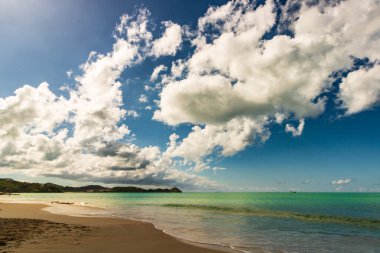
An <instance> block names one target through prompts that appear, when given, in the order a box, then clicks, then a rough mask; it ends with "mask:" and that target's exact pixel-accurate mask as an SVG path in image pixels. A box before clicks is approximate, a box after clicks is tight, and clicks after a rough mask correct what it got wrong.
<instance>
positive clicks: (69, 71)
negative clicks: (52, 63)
mask: <svg viewBox="0 0 380 253" xmlns="http://www.w3.org/2000/svg"><path fill="white" fill-rule="evenodd" d="M72 74H73V71H72V70H71V69H70V70H68V71H66V75H67V77H68V78H70V77H71V75H72Z"/></svg>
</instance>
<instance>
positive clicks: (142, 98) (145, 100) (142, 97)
mask: <svg viewBox="0 0 380 253" xmlns="http://www.w3.org/2000/svg"><path fill="white" fill-rule="evenodd" d="M139 102H140V103H147V102H148V97H147V96H146V95H144V94H141V95H140V97H139Z"/></svg>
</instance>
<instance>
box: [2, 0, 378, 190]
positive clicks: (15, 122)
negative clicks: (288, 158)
mask: <svg viewBox="0 0 380 253" xmlns="http://www.w3.org/2000/svg"><path fill="white" fill-rule="evenodd" d="M291 2H292V3H287V4H285V5H284V6H283V5H281V4H279V3H277V1H272V0H268V1H266V2H265V3H263V4H259V5H258V4H256V2H255V1H248V0H234V1H229V2H228V3H226V4H225V5H222V6H218V7H210V8H209V9H208V10H207V12H206V13H205V15H204V16H202V17H200V18H199V19H198V22H197V27H196V28H194V29H188V28H186V29H184V27H181V26H180V25H179V24H175V23H173V22H171V21H166V22H163V26H164V28H165V29H164V31H163V34H162V35H161V37H159V38H154V36H153V33H152V30H151V29H152V28H151V25H150V20H149V17H150V13H149V11H148V10H146V9H141V10H139V11H138V12H137V13H136V15H123V16H122V17H121V18H120V22H119V23H118V24H117V25H116V27H115V31H114V38H115V43H114V45H113V47H112V50H111V51H110V52H108V53H105V54H99V53H96V52H91V53H90V54H89V57H88V60H87V61H86V62H85V63H84V64H82V65H81V66H80V69H81V72H82V73H81V74H79V75H77V76H75V82H76V86H75V88H70V87H66V88H64V90H65V91H66V92H67V93H68V94H67V96H57V95H56V94H54V93H53V92H52V91H51V90H50V89H49V85H48V84H47V83H41V84H40V85H39V86H38V87H32V86H28V85H25V86H23V87H21V88H19V89H17V90H16V91H15V94H14V95H13V96H9V97H6V98H1V99H0V129H1V130H0V161H1V162H0V166H1V167H2V168H4V169H5V170H9V171H12V170H14V169H20V170H22V171H23V172H24V173H28V174H30V175H37V174H39V175H41V174H42V175H47V176H55V177H61V178H67V179H75V180H81V181H94V182H105V183H130V184H146V185H152V184H153V185H173V184H175V185H178V186H185V187H188V188H191V187H217V186H219V185H218V184H216V183H215V182H212V181H210V180H208V179H206V178H204V177H200V176H199V175H197V174H194V172H195V173H198V172H201V171H204V170H207V169H210V170H214V171H217V170H221V168H219V167H215V166H211V165H210V164H211V163H210V162H211V161H212V156H213V155H215V154H217V155H220V156H232V155H234V154H236V153H238V152H239V151H241V150H244V149H245V148H246V147H247V146H249V145H251V144H252V143H263V142H265V141H266V140H267V139H268V138H270V134H271V133H270V128H271V126H272V125H274V124H280V125H282V124H284V128H285V131H286V132H289V133H291V134H292V135H293V136H300V135H301V134H302V132H303V130H304V126H305V121H306V120H307V119H308V118H313V117H318V116H319V115H321V114H322V113H323V112H324V111H325V107H326V103H327V101H328V99H332V97H334V98H335V97H336V101H333V102H335V104H336V107H337V110H343V111H344V112H343V114H344V115H346V116H348V115H351V114H354V113H359V112H361V111H363V110H367V109H370V108H372V107H373V106H375V105H377V104H378V102H379V98H380V97H379V94H380V79H379V76H380V68H379V58H380V36H379V34H380V27H379V25H378V24H379V22H380V16H379V15H378V14H379V12H380V2H379V1H378V0H365V1H356V0H347V1H319V3H318V4H316V3H315V2H316V1H291ZM303 2H304V3H303ZM296 3H297V4H298V6H299V8H293V7H294V6H293V7H292V6H291V5H292V4H296ZM290 10H293V11H290ZM354 17H355V18H354ZM185 31H186V32H185ZM184 40H189V41H191V45H192V48H190V49H188V54H187V55H189V56H188V57H187V58H184V59H176V58H174V59H173V61H172V63H171V64H170V65H168V66H165V65H159V66H157V67H155V68H154V70H153V73H152V75H151V76H150V81H151V82H156V81H157V80H161V83H160V84H159V85H156V86H155V88H154V89H153V88H150V87H149V86H145V87H144V89H145V90H146V91H152V92H157V91H158V93H159V94H156V95H158V101H157V103H156V104H157V106H158V109H157V110H155V111H154V116H153V119H154V120H157V121H160V122H163V123H164V124H167V125H170V126H178V125H181V124H190V125H191V131H190V133H189V134H188V135H185V136H179V135H177V134H176V133H173V134H172V135H171V136H170V137H169V142H168V145H167V147H166V149H164V150H161V149H160V148H159V147H157V146H147V147H139V146H137V145H135V144H134V143H133V140H132V138H131V135H130V133H131V131H130V129H129V128H128V126H127V125H126V124H125V122H124V119H125V117H128V116H129V117H137V116H138V113H137V112H136V111H133V110H128V109H127V108H125V106H124V104H123V94H122V90H121V87H122V83H121V82H120V81H119V79H120V77H121V75H122V74H123V72H124V71H125V70H126V69H127V68H131V67H133V66H135V65H136V64H139V63H141V62H142V61H144V60H145V59H146V58H148V57H151V58H153V59H156V58H158V57H160V56H175V55H176V54H177V52H178V50H181V49H183V46H184V44H183V41H184ZM355 59H368V61H369V62H370V63H371V64H369V65H365V66H364V65H363V66H359V67H358V68H354V65H355V63H354V61H355ZM169 69H170V71H167V72H170V73H168V74H164V75H160V73H161V72H162V71H166V70H169ZM341 72H345V73H346V74H347V75H346V76H345V77H343V78H342V81H341V83H340V84H339V85H338V87H337V91H334V90H335V89H334V86H333V83H334V82H336V81H338V80H337V77H335V76H336V75H334V74H335V73H341ZM75 73H76V72H75ZM70 77H73V74H72V72H70ZM159 77H160V78H159ZM147 79H149V77H147ZM333 92H336V94H334V95H335V96H329V94H331V93H333ZM139 101H140V102H141V103H146V102H147V101H148V97H147V96H146V95H142V96H141V97H140V98H139ZM145 108H146V109H147V110H150V109H152V107H151V106H150V105H147V106H146V107H145ZM57 112H59V113H57ZM295 121H299V125H298V126H297V127H295V126H294V125H292V124H291V123H289V122H295ZM350 182H351V179H340V180H336V181H333V182H332V183H333V184H338V185H341V184H347V183H350Z"/></svg>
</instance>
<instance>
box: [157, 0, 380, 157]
mask: <svg viewBox="0 0 380 253" xmlns="http://www.w3.org/2000/svg"><path fill="white" fill-rule="evenodd" d="M301 6H302V8H301V9H300V11H299V12H298V13H296V14H292V15H293V16H292V17H291V18H290V17H289V19H288V18H287V17H286V15H288V14H287V13H286V12H283V13H282V14H281V15H282V17H281V19H280V21H281V20H291V21H292V23H291V24H290V25H288V26H289V29H291V30H292V31H293V35H292V36H290V35H283V34H278V35H274V36H273V37H270V36H268V35H267V33H268V31H270V30H271V29H272V28H273V26H274V25H275V24H276V9H275V5H274V4H273V2H272V1H267V2H266V3H265V4H263V5H261V6H259V7H258V8H254V7H253V4H251V3H250V2H249V1H243V0H241V1H230V2H228V3H227V4H225V5H223V6H220V7H210V9H209V10H208V11H207V13H206V15H205V16H204V17H202V18H200V19H199V20H198V30H197V31H195V32H194V34H196V37H195V39H194V40H193V45H194V46H195V50H194V53H193V54H192V55H191V56H190V57H189V58H188V59H186V60H184V61H183V62H181V69H180V70H179V71H177V70H176V69H175V68H174V71H172V76H171V77H168V78H166V79H165V80H163V82H162V83H163V88H162V91H161V94H160V102H159V109H158V110H156V111H155V112H154V119H156V120H159V121H162V122H165V123H166V124H169V125H179V124H183V123H191V124H196V125H198V124H199V125H202V126H204V127H195V128H193V131H192V132H191V133H190V134H189V135H188V136H187V137H185V138H184V141H183V143H182V144H181V145H179V146H178V147H177V151H176V152H178V153H177V155H179V156H184V157H186V158H189V159H199V157H204V156H207V155H209V154H210V153H212V152H213V151H214V150H218V148H221V150H222V151H221V154H222V155H229V154H233V153H236V152H238V151H240V150H242V149H244V148H245V147H246V146H247V145H249V144H250V143H252V142H253V141H254V140H255V138H257V135H259V136H260V133H265V134H264V136H265V138H263V140H266V139H267V137H268V136H269V134H268V131H267V128H266V126H267V125H269V124H270V123H272V122H277V123H279V124H281V123H282V122H284V121H288V120H289V119H298V120H300V124H299V126H298V127H297V128H295V127H294V126H291V125H290V124H287V126H286V129H287V131H288V132H291V133H292V134H293V135H294V136H298V135H300V134H302V131H303V127H304V118H309V117H317V116H319V115H320V114H321V113H323V112H324V110H325V104H326V101H327V97H326V96H324V95H323V94H324V93H325V92H329V91H330V89H331V88H332V83H333V81H334V79H333V78H332V75H331V74H332V73H333V72H335V71H339V70H342V69H349V68H351V67H352V66H353V60H352V56H354V57H357V58H364V57H367V58H369V59H370V61H375V60H376V59H379V57H380V36H378V34H380V27H379V26H378V25H377V24H378V23H379V19H380V18H379V15H378V13H379V11H380V3H379V2H378V1H376V0H366V1H365V2H364V3H363V2H359V1H354V0H348V1H342V2H340V3H337V4H334V5H326V4H320V5H318V6H307V5H301ZM321 10H323V11H321ZM353 17H360V18H358V19H357V18H353ZM279 26H281V24H280V25H279ZM364 28H365V29H364ZM263 37H268V38H265V39H263ZM172 65H173V66H176V65H177V63H176V62H173V64H172ZM363 71H364V70H363ZM375 71H377V69H374V70H373V71H368V73H366V76H369V77H368V79H371V80H373V82H371V84H369V86H370V87H371V88H369V89H368V90H369V92H370V93H371V96H370V97H367V100H366V101H367V103H368V106H372V105H373V104H374V103H375V101H377V100H378V97H376V98H375V96H374V95H373V94H374V93H376V94H377V92H378V88H377V87H378V86H377V85H375V83H376V82H375V80H376V78H375V75H376V73H375ZM350 79H352V77H350V75H349V76H348V78H347V80H345V81H344V83H343V84H342V87H345V86H347V87H350V88H347V87H346V88H345V89H350V90H352V89H353V86H352V84H345V83H350V81H351V80H350ZM368 82H369V80H368ZM358 85H359V86H360V87H363V86H362V84H358ZM363 85H364V84H363ZM355 90H357V89H355ZM361 90H367V89H366V88H361ZM353 96H354V95H353ZM366 96H367V94H366ZM343 97H344V95H341V96H340V98H341V99H342V100H343V101H346V102H343V105H344V106H346V107H347V106H350V105H348V103H350V102H349V99H350V98H348V97H347V96H346V97H344V98H343ZM352 100H353V99H352ZM347 101H348V102H347ZM242 119H244V121H245V122H251V123H252V124H253V125H255V123H256V122H258V121H259V122H260V124H258V125H259V126H261V127H262V129H260V128H259V127H256V128H254V129H253V130H252V129H250V125H252V124H248V126H245V127H246V128H244V129H242V127H241V125H239V124H232V123H231V122H239V121H241V120H242ZM263 120H264V122H262V121H263ZM211 129H212V130H211ZM220 129H228V130H226V131H224V130H223V131H222V130H220ZM250 130H252V131H250ZM236 132H238V133H242V132H247V134H246V136H247V137H245V138H243V139H244V141H237V142H238V143H240V144H236V145H233V144H231V146H233V147H227V145H228V144H223V143H221V142H219V141H216V140H215V136H219V135H221V136H224V137H223V138H224V139H225V140H226V139H231V140H233V139H232V138H231V137H232V136H233V135H234V134H235V133H236ZM230 134H231V137H228V136H229V135H230ZM200 139H202V141H200ZM216 139H217V138H216ZM238 140H239V138H238ZM187 143H191V145H190V144H187ZM233 143H234V142H233Z"/></svg>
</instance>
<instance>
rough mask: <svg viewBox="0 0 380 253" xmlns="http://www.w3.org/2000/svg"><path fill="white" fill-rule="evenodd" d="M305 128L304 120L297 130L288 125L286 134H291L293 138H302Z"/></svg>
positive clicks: (300, 122)
mask: <svg viewBox="0 0 380 253" xmlns="http://www.w3.org/2000/svg"><path fill="white" fill-rule="evenodd" d="M304 127H305V120H304V119H301V120H300V121H299V124H298V127H297V128H295V127H294V126H293V125H291V124H289V123H288V124H286V126H285V132H287V133H291V134H292V135H293V136H300V135H301V134H302V132H303V128H304Z"/></svg>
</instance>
